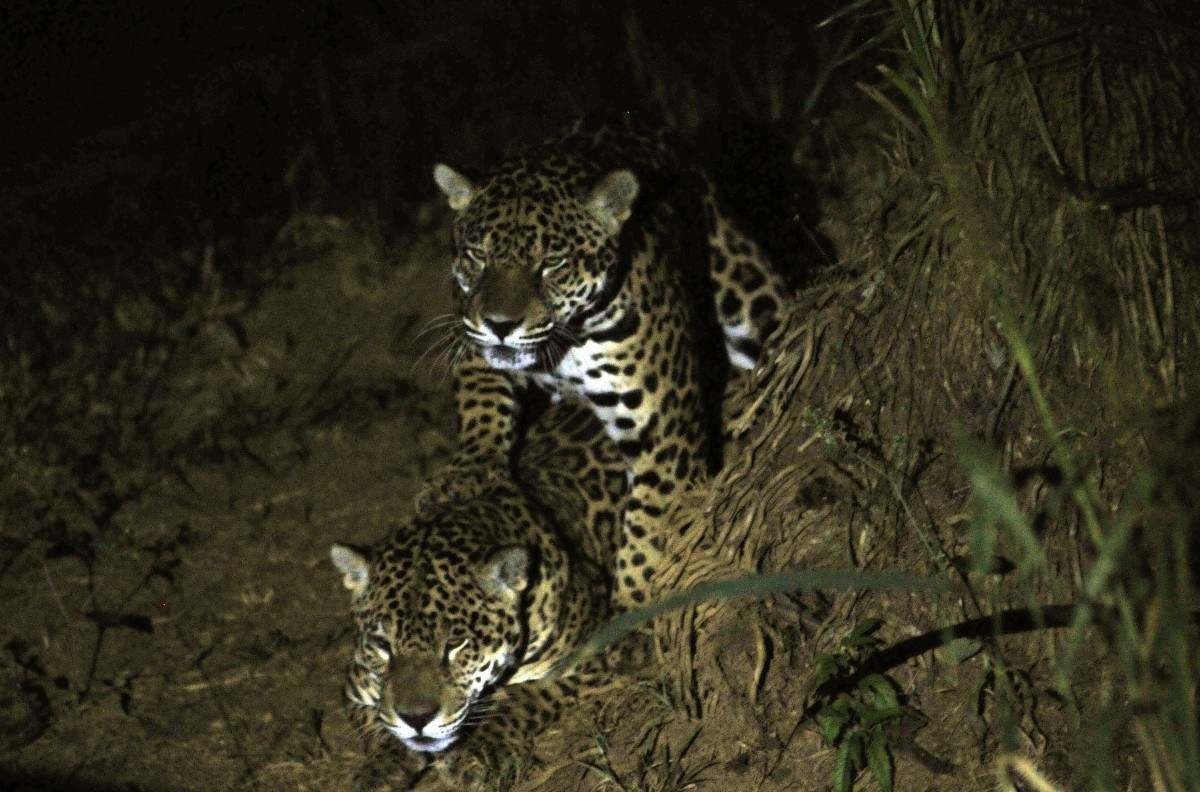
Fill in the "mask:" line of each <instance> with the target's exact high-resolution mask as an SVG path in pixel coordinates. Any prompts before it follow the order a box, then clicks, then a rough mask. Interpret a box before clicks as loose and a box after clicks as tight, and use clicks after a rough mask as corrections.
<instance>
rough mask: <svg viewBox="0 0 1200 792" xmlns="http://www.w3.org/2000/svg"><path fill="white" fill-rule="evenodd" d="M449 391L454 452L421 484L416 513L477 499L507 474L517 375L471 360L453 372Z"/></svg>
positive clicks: (519, 386)
mask: <svg viewBox="0 0 1200 792" xmlns="http://www.w3.org/2000/svg"><path fill="white" fill-rule="evenodd" d="M453 390H454V403H455V415H456V417H457V421H456V423H457V436H458V450H457V451H456V452H455V454H454V457H453V458H452V459H451V460H450V462H449V463H447V464H446V465H445V466H444V467H443V468H442V469H441V470H439V471H438V472H437V473H435V474H434V475H433V476H431V477H430V478H429V479H428V480H427V481H426V482H425V485H424V487H423V488H422V490H421V492H420V493H419V494H418V495H417V502H416V506H417V511H418V512H423V511H426V510H428V509H430V508H433V507H435V506H436V505H437V504H439V503H446V502H461V501H465V500H468V499H470V498H473V497H476V496H478V495H479V494H480V493H481V492H483V491H484V490H486V489H487V487H488V485H489V484H491V483H493V482H495V481H496V480H497V479H499V478H501V477H504V476H508V475H511V473H512V465H513V460H512V452H513V448H514V447H515V445H516V442H517V421H518V417H519V413H520V405H521V399H522V397H523V393H524V390H525V383H524V381H523V379H522V378H521V376H520V375H518V374H513V373H510V372H505V371H498V370H496V369H493V368H491V367H489V366H488V365H487V364H486V363H485V362H484V361H482V360H472V361H470V362H467V363H464V364H461V365H460V366H458V367H457V368H456V369H455V370H454V381H453Z"/></svg>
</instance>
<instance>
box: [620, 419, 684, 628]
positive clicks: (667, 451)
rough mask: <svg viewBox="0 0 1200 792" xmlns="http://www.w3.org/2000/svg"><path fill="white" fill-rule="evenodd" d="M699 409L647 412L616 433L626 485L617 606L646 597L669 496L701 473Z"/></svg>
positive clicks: (628, 605)
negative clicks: (624, 462) (625, 464)
mask: <svg viewBox="0 0 1200 792" xmlns="http://www.w3.org/2000/svg"><path fill="white" fill-rule="evenodd" d="M689 412H695V413H697V414H696V415H690V414H688V413H689ZM698 413H699V410H694V411H681V412H680V413H676V414H671V413H670V412H669V411H668V412H662V411H660V410H658V409H656V410H653V411H651V410H647V411H645V412H643V413H642V414H641V415H639V416H638V417H639V418H641V420H640V421H637V422H636V424H635V426H634V427H633V428H631V429H629V430H624V431H621V437H620V439H619V440H618V447H619V448H620V449H621V450H622V452H623V453H624V454H625V456H626V459H628V464H629V473H628V475H629V484H630V490H629V498H628V500H627V501H626V506H625V513H624V515H623V517H622V531H621V546H620V548H619V549H618V551H617V575H616V590H615V592H614V604H615V605H616V606H617V607H619V608H621V609H626V608H631V607H640V606H643V605H645V604H647V603H648V602H649V601H650V599H651V593H652V591H653V589H652V585H653V579H654V575H655V572H656V571H657V570H658V568H659V567H660V566H661V561H662V556H663V550H664V548H665V546H666V538H667V532H668V531H669V530H670V526H669V524H668V518H669V510H670V507H671V503H672V500H673V498H675V497H678V495H679V493H681V492H683V491H686V490H687V489H688V487H689V486H690V485H691V484H692V483H693V482H695V481H697V480H698V479H700V478H701V477H702V476H703V475H704V474H705V472H706V459H707V456H706V454H705V444H704V438H703V435H702V434H701V433H699V432H697V431H695V427H697V426H700V425H702V419H701V417H700V416H699V414H698ZM681 427H687V429H686V430H683V431H681Z"/></svg>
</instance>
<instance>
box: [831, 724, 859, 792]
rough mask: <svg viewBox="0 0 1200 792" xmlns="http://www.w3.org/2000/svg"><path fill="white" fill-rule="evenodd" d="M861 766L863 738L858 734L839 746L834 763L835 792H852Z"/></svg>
mask: <svg viewBox="0 0 1200 792" xmlns="http://www.w3.org/2000/svg"><path fill="white" fill-rule="evenodd" d="M860 765H862V737H861V736H860V735H857V734H856V735H854V736H853V737H851V738H850V739H848V740H846V741H845V742H843V743H842V744H841V745H839V746H838V752H837V759H836V760H835V761H834V763H833V788H834V792H850V788H851V787H852V786H854V776H856V775H858V768H859V766H860Z"/></svg>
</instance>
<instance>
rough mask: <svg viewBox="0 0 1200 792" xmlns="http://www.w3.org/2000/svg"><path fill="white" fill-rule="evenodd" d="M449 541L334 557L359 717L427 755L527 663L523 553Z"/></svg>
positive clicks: (526, 563) (451, 738)
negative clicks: (352, 630) (347, 605)
mask: <svg viewBox="0 0 1200 792" xmlns="http://www.w3.org/2000/svg"><path fill="white" fill-rule="evenodd" d="M441 536H442V541H440V542H439V541H438V539H439V534H437V533H430V534H428V535H426V536H425V538H424V540H423V541H419V542H415V543H408V544H403V543H402V544H396V543H392V544H390V545H388V546H386V547H385V548H383V549H381V550H379V551H377V552H372V551H369V550H365V549H362V548H357V547H352V546H350V545H345V544H335V545H333V547H332V549H331V551H330V556H331V558H332V560H333V563H334V565H335V566H336V567H337V569H338V570H339V571H340V572H341V573H342V575H343V583H344V585H345V586H346V588H347V589H349V590H350V593H351V598H352V603H353V610H354V617H355V622H356V624H357V628H358V629H357V636H356V642H355V649H354V657H353V661H352V663H351V667H350V671H349V674H348V678H347V683H346V689H345V691H346V697H347V699H348V701H349V703H350V705H351V707H352V708H353V709H354V710H355V713H354V714H355V717H356V720H358V721H359V722H360V723H361V725H362V726H364V728H365V729H366V730H367V731H369V732H373V733H380V732H386V733H390V734H391V735H393V736H395V737H397V738H399V739H400V740H401V741H402V742H403V743H404V745H406V746H407V747H408V748H410V749H412V750H414V751H422V752H439V751H443V750H445V749H447V748H449V747H450V746H451V745H453V744H454V743H455V742H456V741H457V740H458V739H459V737H460V736H461V735H462V733H463V732H464V730H466V729H467V728H469V727H470V726H471V725H473V723H475V722H476V721H478V719H479V718H481V717H483V716H484V715H485V714H486V713H485V712H484V711H483V710H484V708H485V707H486V699H487V694H488V693H489V692H490V691H491V690H492V689H493V688H494V687H495V686H496V685H498V684H502V683H503V681H504V679H505V677H507V676H508V675H510V674H511V673H512V671H513V669H514V668H515V667H516V666H517V664H518V663H519V661H520V658H521V656H522V653H523V651H524V647H525V642H526V640H527V635H526V630H525V628H524V626H523V625H524V623H525V620H526V618H527V617H526V614H525V612H524V611H525V607H526V603H525V600H526V596H525V591H526V589H527V587H528V586H529V583H530V579H531V575H532V573H533V571H532V568H531V566H532V562H531V556H530V553H529V551H528V550H527V549H526V548H524V547H520V546H499V547H496V546H493V547H489V548H486V549H484V548H475V549H472V548H469V547H463V546H461V543H460V546H458V547H454V546H453V545H454V542H453V541H452V540H451V541H446V540H445V539H446V537H445V536H444V535H441ZM477 551H478V552H477Z"/></svg>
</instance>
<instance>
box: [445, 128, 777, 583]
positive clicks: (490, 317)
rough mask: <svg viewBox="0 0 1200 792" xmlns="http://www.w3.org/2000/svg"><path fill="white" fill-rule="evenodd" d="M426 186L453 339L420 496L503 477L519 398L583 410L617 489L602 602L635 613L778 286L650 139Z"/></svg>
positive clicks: (584, 141)
mask: <svg viewBox="0 0 1200 792" xmlns="http://www.w3.org/2000/svg"><path fill="white" fill-rule="evenodd" d="M434 178H435V181H436V182H437V184H438V185H439V187H440V188H441V190H442V191H443V193H444V194H445V195H446V198H447V200H448V202H449V204H450V206H451V208H453V209H454V210H455V211H456V212H457V215H456V218H455V223H454V246H455V249H454V259H453V262H452V264H451V268H450V270H451V281H452V289H453V291H454V295H455V298H454V299H455V311H456V314H457V316H458V317H459V318H460V319H461V327H460V330H461V333H462V341H463V343H462V345H461V347H460V348H459V349H458V351H457V355H456V357H457V361H458V362H457V366H456V371H455V392H456V400H457V410H458V420H459V452H458V454H457V456H456V458H455V460H454V461H453V463H452V464H451V466H449V467H448V468H447V469H446V471H445V473H444V474H442V475H441V477H439V478H437V479H435V480H434V481H433V482H431V484H430V491H431V492H432V493H433V494H432V495H431V496H430V498H429V499H428V500H429V501H430V502H436V501H437V500H438V499H439V497H440V496H449V494H452V493H451V490H450V488H448V487H446V482H447V481H454V480H458V481H461V480H462V479H461V471H462V470H464V469H469V468H472V467H474V468H479V469H490V470H493V471H494V470H503V469H506V468H507V467H508V466H509V465H510V463H511V462H510V456H511V451H512V449H513V448H514V446H515V445H516V443H517V442H518V439H519V437H518V435H519V431H518V423H519V420H518V419H519V417H520V411H521V408H522V406H523V405H524V404H525V403H526V393H527V391H528V390H529V389H530V388H531V387H537V388H541V389H544V390H546V391H549V392H550V393H552V394H554V395H556V396H567V397H570V398H574V399H577V400H579V401H582V402H583V403H585V404H587V405H589V407H590V408H591V410H592V411H593V413H594V414H595V415H596V416H597V417H598V418H599V419H600V420H601V422H602V423H603V425H604V428H605V430H606V432H607V433H608V435H609V437H611V438H612V440H613V441H614V442H615V443H616V444H617V447H618V448H619V449H620V451H621V453H622V455H623V457H624V459H625V464H626V472H627V476H628V480H629V485H630V488H631V495H630V498H629V501H628V504H627V507H626V510H625V513H624V514H623V516H622V533H621V545H620V548H619V550H618V556H617V568H618V576H617V591H616V602H617V604H618V605H619V606H622V607H623V606H628V605H636V604H638V603H643V602H645V601H646V600H647V599H648V598H649V596H650V593H651V589H650V586H651V581H652V580H653V576H654V572H655V568H656V567H657V566H658V564H659V558H660V555H661V552H662V549H663V544H664V525H663V522H664V515H665V513H666V511H667V509H668V506H669V504H670V501H671V499H672V498H673V497H674V496H675V495H676V494H677V493H679V492H680V491H681V490H683V489H686V488H687V487H688V486H689V485H690V484H691V483H692V482H694V481H695V480H696V479H697V478H698V477H700V476H702V475H704V474H705V473H706V472H707V470H708V468H709V467H711V462H712V460H713V459H714V457H715V453H714V452H715V450H716V449H715V448H714V444H713V437H714V435H713V427H714V421H715V420H719V414H718V415H716V416H714V413H719V410H718V409H716V407H715V405H714V396H713V391H714V389H716V390H719V387H720V384H721V383H722V382H723V375H724V371H725V370H726V369H727V368H728V363H729V362H732V363H733V364H734V365H736V366H739V367H742V368H750V367H752V366H753V365H754V362H755V359H756V357H757V355H758V353H759V350H760V349H761V345H762V342H763V340H764V339H765V338H766V336H767V335H769V334H770V333H771V332H772V330H773V329H774V327H775V326H776V324H777V315H778V313H779V310H780V307H781V301H782V298H783V294H784V286H783V282H782V280H781V279H780V277H779V276H778V275H777V274H776V273H775V272H774V270H773V269H772V268H771V267H770V266H769V264H768V262H767V261H766V256H765V255H764V254H763V252H762V250H761V249H760V248H759V246H758V245H757V244H756V243H755V242H754V240H752V239H750V238H749V237H747V236H745V235H744V234H742V233H741V232H740V231H739V230H738V228H737V226H736V224H735V223H734V222H733V221H732V220H731V219H730V218H729V217H728V216H727V215H725V214H724V213H722V212H721V210H720V209H719V207H718V205H717V193H716V190H715V188H714V186H713V185H712V184H711V183H710V182H709V180H708V179H707V178H706V177H705V175H704V173H703V172H702V171H701V170H699V169H698V168H695V167H692V166H688V165H685V164H683V163H681V161H680V160H679V158H678V157H677V156H676V154H675V151H674V149H673V147H672V146H671V145H670V144H669V142H668V140H667V137H666V135H665V134H656V135H646V134H642V133H640V132H638V131H636V130H635V129H634V128H633V127H632V125H630V124H628V123H620V124H617V125H608V126H603V127H599V128H597V129H591V130H585V129H584V128H583V127H582V126H577V127H575V128H573V129H571V130H569V131H568V132H567V133H565V134H564V135H563V136H561V137H560V138H558V139H556V140H554V141H552V142H550V143H548V144H545V145H543V146H540V147H536V148H534V149H532V150H529V151H526V152H524V153H522V154H520V155H518V156H516V157H514V158H512V159H510V160H508V161H506V162H504V163H502V164H501V165H500V166H499V167H498V168H496V169H495V170H493V171H492V172H491V173H490V174H488V175H486V176H485V177H484V178H483V179H481V180H480V181H479V182H478V183H475V182H474V181H472V180H470V179H469V178H467V177H465V176H463V175H461V174H460V173H458V172H457V171H455V170H453V169H452V168H449V167H447V166H445V165H438V166H437V167H436V168H435V170H434ZM722 346H723V347H724V354H721V353H720V352H717V353H715V354H714V352H713V350H714V349H721V348H722ZM714 383H716V385H715V387H714Z"/></svg>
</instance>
